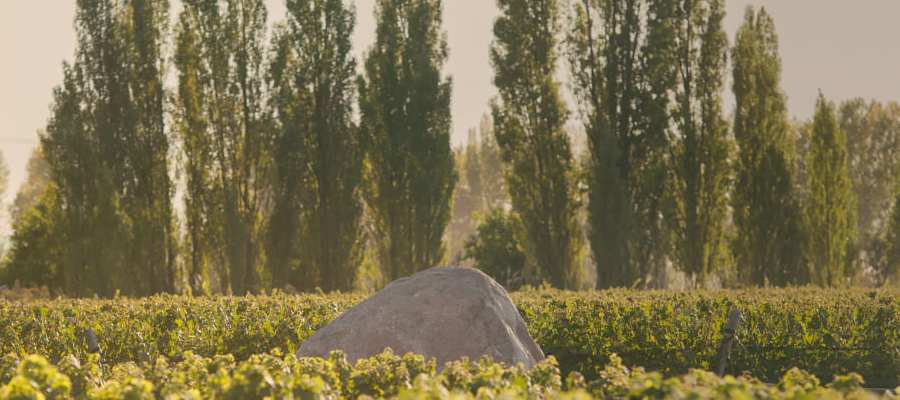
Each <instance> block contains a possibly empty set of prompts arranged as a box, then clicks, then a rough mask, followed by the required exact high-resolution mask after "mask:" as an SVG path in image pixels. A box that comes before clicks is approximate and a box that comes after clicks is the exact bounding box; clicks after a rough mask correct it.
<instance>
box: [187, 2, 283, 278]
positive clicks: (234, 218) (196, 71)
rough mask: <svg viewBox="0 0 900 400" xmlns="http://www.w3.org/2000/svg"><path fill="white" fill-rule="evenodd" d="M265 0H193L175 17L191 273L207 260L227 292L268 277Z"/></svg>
mask: <svg viewBox="0 0 900 400" xmlns="http://www.w3.org/2000/svg"><path fill="white" fill-rule="evenodd" d="M266 23H267V12H266V8H265V3H264V1H262V0H228V1H225V2H222V1H218V0H188V1H185V2H184V9H183V10H182V12H181V15H180V17H179V25H178V35H177V39H176V48H177V50H176V56H175V65H176V67H177V69H178V73H179V76H178V98H177V100H176V107H175V108H176V111H175V114H176V121H177V122H176V131H177V133H178V135H179V137H180V138H181V140H182V141H183V143H184V147H183V156H184V163H185V174H186V175H187V187H186V195H185V208H186V209H187V210H188V212H187V218H186V219H187V221H186V227H187V232H186V236H187V242H188V243H187V246H188V251H189V252H190V254H189V257H187V258H188V259H189V260H190V261H189V263H188V270H189V277H188V279H189V282H190V284H191V288H192V290H193V291H194V292H197V293H203V292H206V291H207V289H205V288H204V283H206V282H208V281H209V280H210V272H211V271H210V265H222V266H223V268H222V269H221V270H219V271H215V272H216V273H217V275H216V276H217V277H218V282H215V284H216V286H217V287H219V289H220V291H221V292H226V293H227V292H230V293H235V294H244V293H247V292H252V291H256V290H260V289H261V287H262V282H261V276H260V271H259V270H258V265H260V264H262V261H263V260H264V257H262V256H263V254H262V253H263V251H262V250H263V248H262V241H263V236H264V235H263V233H264V226H265V223H266V222H267V221H266V219H265V213H264V211H265V206H266V205H267V199H268V198H267V196H268V195H269V194H270V193H269V192H270V185H269V183H270V181H269V176H270V174H271V170H272V168H271V154H270V150H271V148H272V131H273V129H272V127H271V121H270V119H271V116H270V115H269V114H270V113H269V112H268V109H267V108H266V103H265V98H266V87H265V83H266V82H265V74H266V63H265V52H266V46H265V42H266V30H267V25H266Z"/></svg>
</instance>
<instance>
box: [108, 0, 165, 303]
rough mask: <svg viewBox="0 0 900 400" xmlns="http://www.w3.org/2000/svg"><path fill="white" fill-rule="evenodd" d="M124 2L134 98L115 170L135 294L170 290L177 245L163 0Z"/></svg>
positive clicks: (131, 85) (125, 29) (127, 57)
mask: <svg viewBox="0 0 900 400" xmlns="http://www.w3.org/2000/svg"><path fill="white" fill-rule="evenodd" d="M125 4H126V6H125V7H124V10H123V21H122V25H123V34H124V35H125V38H126V41H127V44H126V45H127V47H126V49H127V51H126V53H125V60H127V64H126V65H127V68H128V81H129V87H128V89H129V92H130V94H131V101H132V102H133V103H134V105H133V108H134V110H133V114H132V115H131V116H130V117H131V118H133V120H132V122H131V123H132V125H131V126H130V127H129V126H126V128H130V129H131V130H132V131H133V133H131V134H130V135H128V136H123V137H122V139H123V140H122V141H121V143H122V144H125V148H124V149H125V151H126V154H127V158H126V160H125V165H124V166H118V167H117V168H116V169H120V170H121V169H125V170H127V175H125V176H123V179H124V182H123V183H122V186H123V187H120V188H118V190H120V191H122V193H123V196H122V199H123V200H124V201H123V203H122V205H123V207H124V212H125V213H126V214H127V215H128V225H129V228H130V229H131V235H132V237H131V243H130V246H129V252H128V258H127V261H126V263H127V265H132V266H133V268H136V269H137V271H138V275H135V276H138V277H140V278H139V279H138V280H136V283H137V285H136V286H137V288H136V289H137V290H138V294H142V295H147V294H152V293H157V292H173V291H175V290H176V281H177V276H176V268H177V266H176V255H177V247H178V246H177V243H176V239H177V235H176V228H175V215H174V209H173V206H172V196H173V195H174V192H175V187H174V184H173V183H172V179H171V177H170V175H169V172H170V171H169V169H170V168H169V167H170V163H169V131H168V127H167V125H166V105H165V100H166V91H165V89H164V84H165V83H164V82H165V80H166V76H165V73H166V68H167V61H166V60H167V58H168V55H167V54H166V53H165V43H166V42H167V40H168V35H169V1H168V0H131V1H128V2H125ZM141 282H145V283H144V284H141Z"/></svg>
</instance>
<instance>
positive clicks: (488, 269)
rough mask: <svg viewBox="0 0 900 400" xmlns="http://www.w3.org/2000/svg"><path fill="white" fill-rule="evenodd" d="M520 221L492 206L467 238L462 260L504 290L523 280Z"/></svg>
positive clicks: (516, 286) (511, 288)
mask: <svg viewBox="0 0 900 400" xmlns="http://www.w3.org/2000/svg"><path fill="white" fill-rule="evenodd" d="M521 236H522V222H521V221H519V219H518V218H517V217H516V215H515V214H512V213H509V212H506V211H503V210H500V209H494V210H491V211H490V212H488V214H487V215H486V216H484V220H483V221H481V223H480V224H479V225H478V228H477V229H476V231H475V234H474V235H472V236H471V237H470V238H469V240H467V241H466V246H465V259H468V260H472V261H473V262H474V265H473V266H474V267H475V268H478V269H480V270H482V271H484V273H486V274H488V275H490V277H491V278H494V280H495V281H497V282H499V283H500V284H501V285H503V287H505V288H506V289H507V290H515V289H517V288H518V287H519V286H521V285H522V284H523V283H524V282H523V276H522V274H523V272H524V271H525V252H524V250H523V248H522V247H523V246H522V245H521V244H520V242H519V238H520V237H521Z"/></svg>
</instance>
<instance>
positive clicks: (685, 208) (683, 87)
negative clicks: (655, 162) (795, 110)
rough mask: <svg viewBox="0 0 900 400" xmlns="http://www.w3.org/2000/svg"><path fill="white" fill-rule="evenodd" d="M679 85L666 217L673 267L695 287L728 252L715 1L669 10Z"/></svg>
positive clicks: (722, 40) (727, 144)
mask: <svg viewBox="0 0 900 400" xmlns="http://www.w3.org/2000/svg"><path fill="white" fill-rule="evenodd" d="M674 14H675V17H674V24H673V25H674V27H673V31H674V36H675V38H676V39H675V42H676V43H677V45H676V46H675V48H673V49H672V51H674V52H675V53H676V54H677V56H676V57H677V60H678V62H677V64H676V65H677V68H676V69H677V72H678V76H679V79H678V84H677V89H676V90H675V93H676V95H675V99H676V101H675V102H676V106H675V110H674V112H673V115H672V117H673V118H674V119H675V122H674V123H675V127H676V132H677V135H678V139H677V140H676V142H675V143H673V144H672V146H673V147H674V159H673V160H672V162H673V165H672V167H673V168H672V171H673V172H674V173H673V174H672V175H673V177H672V185H673V189H674V190H673V194H672V197H673V203H674V204H673V207H672V212H670V213H669V214H670V215H669V218H667V220H668V221H669V223H670V224H671V226H672V230H673V236H674V242H673V246H674V251H673V255H674V261H675V266H676V268H678V269H680V270H682V271H684V272H685V273H686V274H687V275H688V277H689V278H690V279H691V281H692V283H693V284H694V285H699V286H702V285H703V284H704V283H705V281H706V278H707V277H708V276H709V275H710V274H712V273H714V272H717V271H718V270H720V269H723V266H722V265H721V264H722V263H723V260H724V259H725V253H726V251H727V246H726V244H727V243H726V242H727V237H726V227H727V224H728V212H727V211H728V193H729V190H730V189H731V187H730V186H731V171H730V169H729V159H730V158H731V150H732V149H731V147H732V142H731V138H730V136H729V134H728V133H729V132H728V123H727V122H726V120H725V118H724V117H723V116H722V89H723V88H724V80H725V71H726V69H725V68H726V63H727V57H728V38H727V36H726V34H725V31H724V30H723V27H722V20H723V19H724V17H725V4H724V2H723V1H721V0H703V1H698V0H686V1H684V2H683V3H682V6H681V7H680V8H678V9H677V11H676V12H675V13H674Z"/></svg>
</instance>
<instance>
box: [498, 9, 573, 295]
mask: <svg viewBox="0 0 900 400" xmlns="http://www.w3.org/2000/svg"><path fill="white" fill-rule="evenodd" d="M497 5H498V7H499V9H500V17H499V18H498V19H497V20H496V22H495V23H494V44H493V46H492V47H491V53H490V54H491V63H492V64H493V66H494V73H495V76H494V84H495V85H496V86H497V90H498V93H499V96H498V97H497V98H496V99H495V100H494V101H493V103H492V106H491V107H492V114H493V118H494V130H495V132H494V133H495V135H496V137H497V143H498V145H499V149H500V154H501V156H502V159H503V161H504V163H505V164H506V165H507V166H508V173H507V175H506V181H507V188H508V190H509V194H510V198H511V200H512V208H513V211H515V213H516V214H518V215H519V216H520V217H521V220H522V222H523V224H524V226H525V232H526V233H525V236H526V238H527V243H526V244H525V248H526V254H527V256H528V258H529V260H530V262H531V263H533V264H534V266H535V267H536V268H537V271H536V272H537V273H538V274H539V275H538V276H539V277H542V278H546V279H547V280H548V281H549V282H550V284H552V285H553V286H554V287H558V288H571V287H575V286H576V284H577V283H578V282H577V270H578V268H579V266H580V259H579V255H580V250H581V242H580V240H581V233H580V232H579V226H578V223H577V218H576V211H577V208H578V204H577V201H576V195H575V194H576V193H575V191H576V189H577V185H576V183H575V173H574V167H575V166H574V162H573V158H572V153H571V149H570V144H569V137H568V135H567V134H566V131H565V123H566V120H567V118H568V111H567V110H566V106H565V103H564V102H563V100H562V98H561V96H560V90H559V87H560V85H559V83H558V82H557V81H556V63H557V60H558V54H557V47H558V45H559V37H558V34H559V32H560V29H561V25H560V11H561V9H560V3H559V2H558V1H557V0H537V1H528V0H498V1H497Z"/></svg>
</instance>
